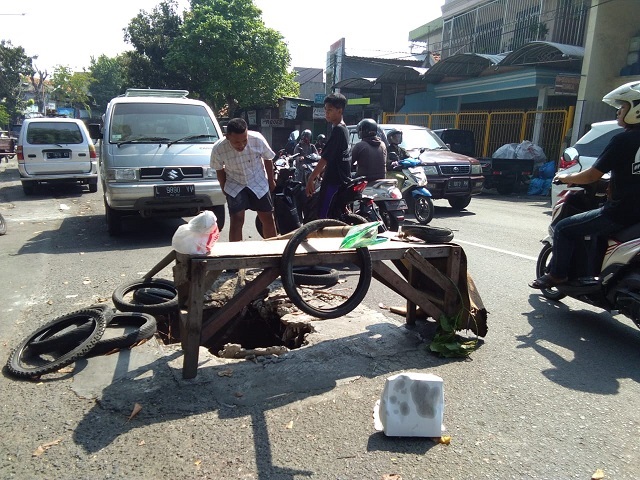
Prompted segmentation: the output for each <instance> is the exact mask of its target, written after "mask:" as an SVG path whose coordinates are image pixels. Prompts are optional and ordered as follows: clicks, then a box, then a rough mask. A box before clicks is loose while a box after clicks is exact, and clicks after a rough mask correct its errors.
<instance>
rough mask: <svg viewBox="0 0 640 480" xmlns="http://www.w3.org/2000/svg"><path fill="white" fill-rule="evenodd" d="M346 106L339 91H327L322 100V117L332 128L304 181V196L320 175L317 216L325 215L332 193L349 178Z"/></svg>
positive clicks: (312, 191) (325, 216)
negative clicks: (318, 157)
mask: <svg viewBox="0 0 640 480" xmlns="http://www.w3.org/2000/svg"><path fill="white" fill-rule="evenodd" d="M346 106H347V99H346V97H345V96H344V95H342V94H340V93H332V94H329V95H327V96H326V97H325V99H324V117H325V119H326V120H327V122H329V123H331V125H333V128H332V129H331V134H330V135H329V140H327V144H326V145H325V147H324V149H323V150H322V158H320V161H319V162H318V165H316V168H315V169H314V170H313V173H312V174H311V175H310V176H309V180H308V181H307V195H308V196H311V195H313V194H314V192H315V180H316V179H317V178H318V177H320V176H321V175H322V183H321V184H320V199H319V206H318V218H327V215H328V213H329V206H330V205H331V200H332V199H333V197H334V195H335V194H336V193H337V192H338V189H339V188H340V186H341V185H343V184H345V183H347V182H348V181H349V180H351V162H350V161H349V130H347V126H346V125H345V124H344V121H343V119H342V113H343V112H344V109H345V107H346Z"/></svg>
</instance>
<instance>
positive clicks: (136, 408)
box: [127, 403, 142, 422]
mask: <svg viewBox="0 0 640 480" xmlns="http://www.w3.org/2000/svg"><path fill="white" fill-rule="evenodd" d="M140 410H142V405H140V404H139V403H136V404H135V405H134V406H133V411H132V412H131V415H129V418H128V419H127V422H128V421H130V420H131V419H132V418H133V417H135V416H136V415H138V414H139V413H140Z"/></svg>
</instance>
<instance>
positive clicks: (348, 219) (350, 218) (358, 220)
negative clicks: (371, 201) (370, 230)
mask: <svg viewBox="0 0 640 480" xmlns="http://www.w3.org/2000/svg"><path fill="white" fill-rule="evenodd" d="M321 220H327V219H321ZM339 221H341V222H343V224H346V225H362V224H363V223H369V220H367V219H366V218H364V217H363V216H362V215H358V214H357V213H343V214H342V215H340V220H339ZM326 226H328V225H324V226H322V227H320V228H324V227H326ZM316 230H318V229H316ZM313 231H315V230H313Z"/></svg>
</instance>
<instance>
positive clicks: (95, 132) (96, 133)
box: [87, 123, 102, 139]
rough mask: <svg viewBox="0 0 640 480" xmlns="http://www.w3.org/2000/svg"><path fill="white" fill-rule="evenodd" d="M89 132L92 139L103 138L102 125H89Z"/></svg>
mask: <svg viewBox="0 0 640 480" xmlns="http://www.w3.org/2000/svg"><path fill="white" fill-rule="evenodd" d="M87 130H89V136H90V137H91V139H97V138H100V137H102V129H101V128H100V124H98V123H90V124H89V125H87Z"/></svg>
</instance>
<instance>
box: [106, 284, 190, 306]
mask: <svg viewBox="0 0 640 480" xmlns="http://www.w3.org/2000/svg"><path fill="white" fill-rule="evenodd" d="M145 288H147V289H157V290H164V291H165V292H168V295H167V299H166V301H164V302H160V303H143V302H138V301H136V300H137V298H139V297H140V294H136V293H135V292H136V291H137V290H141V289H145ZM130 293H132V294H133V295H132V298H131V300H129V299H128V298H127V296H128V294H130ZM111 298H112V300H113V304H114V305H115V306H116V308H117V309H118V310H120V311H121V312H143V313H150V314H151V315H158V314H165V313H171V312H177V311H178V290H177V289H176V286H175V283H174V282H173V280H165V279H163V278H151V279H144V278H141V279H138V280H133V281H130V282H126V283H124V284H122V285H120V286H119V287H118V288H116V289H115V290H114V291H113V295H112V297H111Z"/></svg>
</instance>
